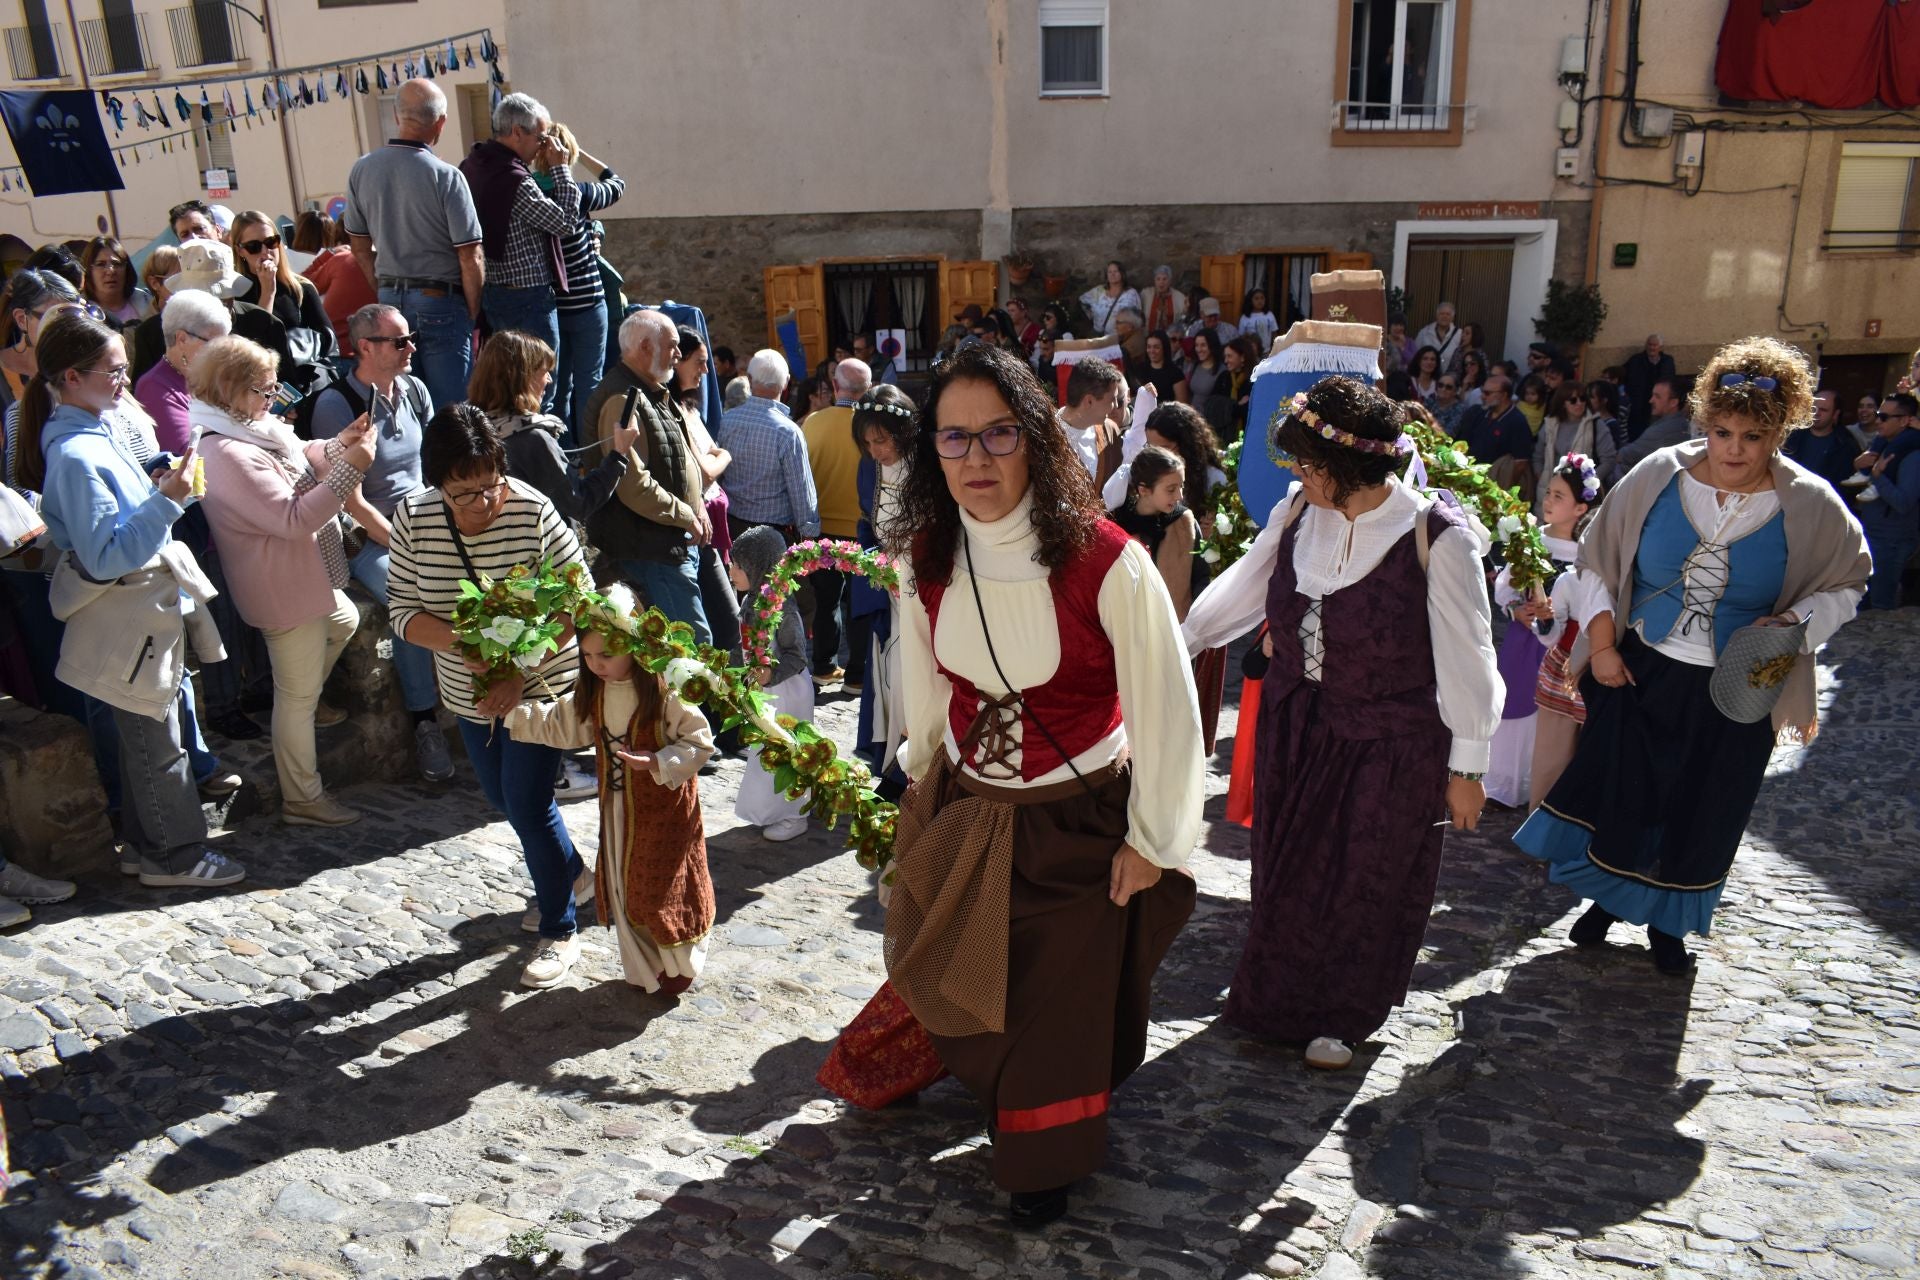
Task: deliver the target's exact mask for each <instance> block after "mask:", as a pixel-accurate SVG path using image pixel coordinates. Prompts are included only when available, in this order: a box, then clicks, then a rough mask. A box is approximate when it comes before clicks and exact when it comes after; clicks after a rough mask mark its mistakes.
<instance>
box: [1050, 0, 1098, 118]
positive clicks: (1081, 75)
mask: <svg viewBox="0 0 1920 1280" xmlns="http://www.w3.org/2000/svg"><path fill="white" fill-rule="evenodd" d="M1106 91H1107V0H1040V93H1041V96H1043V97H1084V96H1086V95H1088V94H1104V93H1105V92H1106Z"/></svg>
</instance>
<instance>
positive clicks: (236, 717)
mask: <svg viewBox="0 0 1920 1280" xmlns="http://www.w3.org/2000/svg"><path fill="white" fill-rule="evenodd" d="M207 728H209V729H211V730H213V731H214V732H215V733H217V734H219V735H220V736H221V737H223V738H225V739H226V740H227V741H228V742H252V741H254V740H255V739H257V738H264V737H266V736H267V731H266V730H265V729H262V728H261V727H260V726H259V725H257V724H255V723H254V722H253V721H252V720H250V719H249V718H248V717H247V716H246V715H245V714H244V713H242V712H239V711H225V712H222V713H221V714H219V715H217V716H215V717H213V718H212V719H211V720H208V721H207Z"/></svg>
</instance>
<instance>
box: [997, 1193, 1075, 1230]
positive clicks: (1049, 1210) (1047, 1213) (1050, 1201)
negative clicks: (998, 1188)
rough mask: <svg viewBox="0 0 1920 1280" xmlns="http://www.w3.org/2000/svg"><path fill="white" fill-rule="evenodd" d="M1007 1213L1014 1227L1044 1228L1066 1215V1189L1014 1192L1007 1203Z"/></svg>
mask: <svg viewBox="0 0 1920 1280" xmlns="http://www.w3.org/2000/svg"><path fill="white" fill-rule="evenodd" d="M1007 1212H1008V1213H1009V1215H1010V1216H1011V1217H1012V1218H1013V1225H1014V1226H1016V1227H1025V1228H1033V1227H1044V1226H1046V1225H1047V1224H1048V1223H1049V1222H1053V1221H1055V1220H1057V1219H1059V1218H1063V1217H1065V1216H1066V1213H1067V1188H1065V1187H1054V1188H1053V1189H1052V1190H1049V1191H1016V1192H1014V1193H1013V1196H1012V1197H1011V1199H1010V1200H1009V1201H1008V1204H1007Z"/></svg>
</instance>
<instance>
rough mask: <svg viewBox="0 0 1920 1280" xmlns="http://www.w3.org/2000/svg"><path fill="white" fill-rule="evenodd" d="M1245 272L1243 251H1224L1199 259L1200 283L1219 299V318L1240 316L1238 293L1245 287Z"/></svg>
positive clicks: (1236, 318) (1225, 318)
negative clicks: (1224, 252)
mask: <svg viewBox="0 0 1920 1280" xmlns="http://www.w3.org/2000/svg"><path fill="white" fill-rule="evenodd" d="M1246 274H1247V255H1245V254H1244V253H1226V254H1219V255H1216V256H1214V257H1210V258H1202V259H1200V284H1201V286H1202V287H1203V288H1205V289H1206V291H1207V292H1208V293H1210V294H1212V295H1213V296H1214V297H1215V298H1218V299H1219V300H1220V318H1221V319H1223V320H1238V319H1239V318H1240V294H1241V291H1242V289H1243V288H1244V287H1245V283H1246Z"/></svg>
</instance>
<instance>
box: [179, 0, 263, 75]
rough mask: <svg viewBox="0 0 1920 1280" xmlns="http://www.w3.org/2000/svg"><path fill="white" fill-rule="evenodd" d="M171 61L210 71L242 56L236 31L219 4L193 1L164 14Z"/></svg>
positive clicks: (229, 15) (218, 1)
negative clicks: (205, 68) (211, 68)
mask: <svg viewBox="0 0 1920 1280" xmlns="http://www.w3.org/2000/svg"><path fill="white" fill-rule="evenodd" d="M167 34H168V35H169V36H170V37H171V38H172V40H173V60H174V61H175V62H176V63H178V64H179V65H180V66H182V67H210V66H218V65H220V64H223V63H228V62H238V61H240V59H241V58H243V57H245V56H246V45H245V43H244V42H243V41H242V40H241V32H240V28H239V27H238V26H236V25H234V18H233V12H232V11H231V10H230V9H228V8H227V6H226V5H225V4H224V3H223V2H222V0H194V2H193V3H192V4H183V5H181V6H180V7H178V8H176V9H169V10H167Z"/></svg>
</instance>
